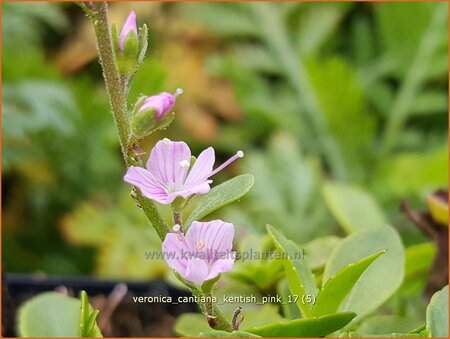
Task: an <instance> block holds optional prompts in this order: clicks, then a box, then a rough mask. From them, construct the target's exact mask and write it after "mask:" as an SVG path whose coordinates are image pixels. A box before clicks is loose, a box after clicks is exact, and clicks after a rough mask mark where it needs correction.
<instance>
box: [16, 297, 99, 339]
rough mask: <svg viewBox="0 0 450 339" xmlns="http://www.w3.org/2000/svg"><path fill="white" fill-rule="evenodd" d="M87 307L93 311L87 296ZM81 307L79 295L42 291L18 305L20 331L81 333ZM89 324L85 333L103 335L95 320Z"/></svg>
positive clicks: (32, 334) (61, 334)
mask: <svg viewBox="0 0 450 339" xmlns="http://www.w3.org/2000/svg"><path fill="white" fill-rule="evenodd" d="M84 307H85V310H86V311H87V313H89V315H90V314H92V308H91V306H90V305H89V303H87V299H85V303H84ZM86 308H87V309H86ZM81 309H82V308H81V302H80V299H76V298H71V297H68V296H66V295H64V294H62V293H57V292H45V293H41V294H39V295H37V296H35V297H33V298H31V299H30V300H28V301H26V302H25V303H24V304H22V305H21V307H20V308H19V311H18V332H19V335H20V336H21V337H41V338H43V337H49V338H52V337H80V333H79V331H80V310H81ZM87 313H85V314H87ZM84 320H86V319H84ZM89 326H90V327H89V330H88V332H85V333H84V334H86V336H87V335H89V336H91V337H96V338H98V337H101V333H100V331H99V329H98V327H97V325H96V324H95V320H94V322H90V323H89Z"/></svg>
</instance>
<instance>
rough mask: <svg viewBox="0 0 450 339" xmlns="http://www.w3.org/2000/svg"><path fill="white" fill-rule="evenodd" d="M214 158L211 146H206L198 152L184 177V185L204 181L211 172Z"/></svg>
mask: <svg viewBox="0 0 450 339" xmlns="http://www.w3.org/2000/svg"><path fill="white" fill-rule="evenodd" d="M215 159H216V156H215V154H214V148H212V147H208V148H207V149H205V150H204V151H203V152H202V153H200V155H199V156H198V158H197V160H196V161H195V164H194V166H192V169H191V170H190V172H189V174H188V176H187V178H186V181H185V186H191V185H198V184H200V183H203V182H204V181H206V179H208V177H209V174H210V173H211V172H212V169H213V166H214V161H215Z"/></svg>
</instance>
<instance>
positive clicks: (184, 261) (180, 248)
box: [162, 233, 191, 277]
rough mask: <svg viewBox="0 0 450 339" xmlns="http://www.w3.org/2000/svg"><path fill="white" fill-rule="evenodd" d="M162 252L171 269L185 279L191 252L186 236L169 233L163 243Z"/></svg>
mask: <svg viewBox="0 0 450 339" xmlns="http://www.w3.org/2000/svg"><path fill="white" fill-rule="evenodd" d="M162 250H163V255H164V259H165V260H166V262H167V264H168V265H169V267H170V268H172V269H174V270H175V271H177V272H178V273H179V274H180V275H181V276H182V277H184V276H185V275H186V269H187V267H188V261H189V253H190V252H191V250H190V248H189V245H188V243H187V242H186V239H185V238H184V236H182V235H179V234H175V233H167V235H166V238H165V239H164V241H163V243H162Z"/></svg>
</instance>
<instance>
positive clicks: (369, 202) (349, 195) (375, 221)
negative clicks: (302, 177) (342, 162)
mask: <svg viewBox="0 0 450 339" xmlns="http://www.w3.org/2000/svg"><path fill="white" fill-rule="evenodd" d="M323 195H324V198H325V201H326V203H327V205H328V208H329V209H330V211H331V213H332V214H333V215H334V217H335V218H336V219H337V220H338V222H339V224H340V225H341V226H342V228H344V230H345V231H346V232H347V233H348V234H351V233H353V232H356V231H359V230H362V229H364V228H373V227H378V226H382V225H385V224H387V220H386V218H385V216H384V214H383V213H382V211H381V209H380V207H379V206H378V204H377V203H376V201H375V200H374V199H373V198H372V196H370V195H369V194H368V193H367V192H365V191H364V190H362V189H361V188H359V187H357V186H352V185H349V184H342V183H334V182H329V183H327V184H325V185H324V187H323Z"/></svg>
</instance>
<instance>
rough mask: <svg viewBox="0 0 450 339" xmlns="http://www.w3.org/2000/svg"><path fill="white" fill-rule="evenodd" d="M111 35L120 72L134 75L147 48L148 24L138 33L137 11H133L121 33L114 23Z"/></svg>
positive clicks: (125, 74) (123, 74)
mask: <svg viewBox="0 0 450 339" xmlns="http://www.w3.org/2000/svg"><path fill="white" fill-rule="evenodd" d="M111 35H112V39H113V45H114V52H115V57H116V62H117V69H118V71H119V74H120V75H122V76H132V75H133V74H134V73H135V72H136V71H137V69H138V67H139V66H140V64H141V63H142V61H143V59H144V56H145V52H146V50H147V35H148V29H147V26H146V25H142V27H140V28H139V33H138V28H137V25H136V13H134V11H132V12H131V13H130V14H129V15H128V18H127V19H126V21H125V23H124V24H123V26H122V29H121V31H120V33H117V29H116V26H115V25H113V26H112V32H111Z"/></svg>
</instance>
